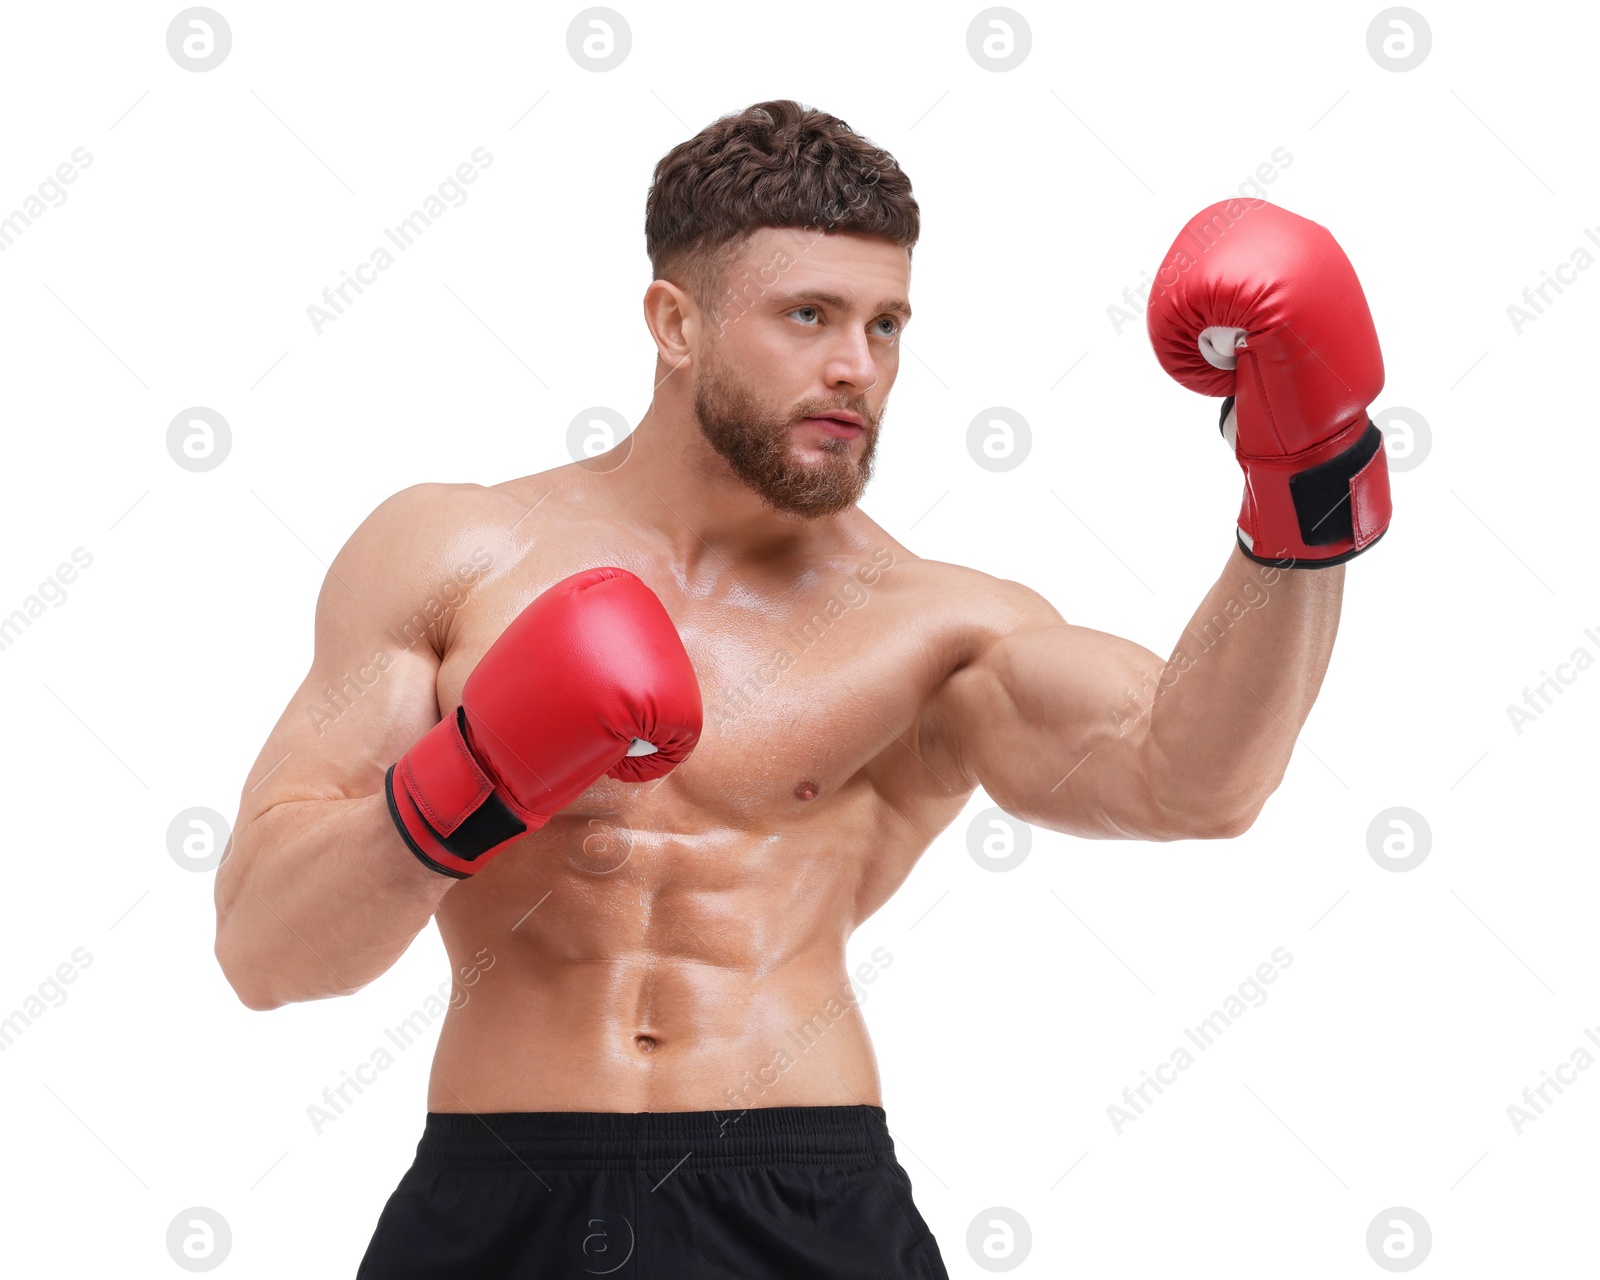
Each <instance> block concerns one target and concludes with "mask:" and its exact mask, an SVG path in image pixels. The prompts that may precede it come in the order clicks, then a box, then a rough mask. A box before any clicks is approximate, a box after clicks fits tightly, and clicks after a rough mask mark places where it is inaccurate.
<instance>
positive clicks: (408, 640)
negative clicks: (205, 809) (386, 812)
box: [217, 486, 440, 904]
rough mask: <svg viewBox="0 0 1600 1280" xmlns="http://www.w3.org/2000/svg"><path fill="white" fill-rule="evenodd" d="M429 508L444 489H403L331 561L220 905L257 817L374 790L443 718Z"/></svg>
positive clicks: (244, 808) (247, 851) (252, 785)
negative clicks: (302, 665) (427, 552)
mask: <svg viewBox="0 0 1600 1280" xmlns="http://www.w3.org/2000/svg"><path fill="white" fill-rule="evenodd" d="M431 488H433V486H419V489H431ZM430 506H432V507H434V508H435V514H437V511H436V508H437V497H436V495H435V496H434V498H433V501H432V502H430V495H428V494H427V493H418V492H417V491H415V490H407V491H405V492H403V493H401V494H397V495H395V497H393V498H391V499H389V500H388V501H387V502H385V503H383V504H381V505H380V506H379V507H378V508H377V510H375V511H374V512H373V513H372V515H371V516H369V517H368V518H367V520H366V521H364V522H363V524H362V525H361V527H360V528H359V529H357V530H356V532H355V533H354V534H352V535H351V537H350V539H349V541H348V542H346V544H345V546H344V547H343V549H342V550H341V551H340V552H339V554H338V555H337V556H336V557H335V558H334V561H333V564H332V565H331V566H330V568H329V570H328V574H327V577H326V578H325V579H324V581H323V584H322V590H321V592H320V593H319V595H318V597H317V605H316V620H315V649H314V652H313V657H312V662H311V668H310V670H309V671H308V672H307V673H306V676H305V678H304V679H303V680H302V681H301V682H300V686H299V688H298V689H296V690H295V692H294V694H293V696H292V697H290V699H289V702H288V705H287V706H285V707H284V709H283V712H282V714H281V715H280V716H279V717H278V721H277V723H276V724H275V725H274V726H273V728H272V732H271V733H270V734H269V735H268V737H267V740H266V743H265V745H264V746H263V747H262V748H261V752H260V754H259V755H258V756H257V757H256V761H255V764H254V765H253V766H252V767H251V769H250V772H249V775H248V776H247V777H246V779H245V783H244V787H243V790H242V793H241V795H240V799H239V815H238V821H237V824H236V826H235V843H236V849H235V851H234V853H232V854H230V856H229V858H228V859H227V860H226V861H225V862H224V863H223V865H222V867H221V868H219V869H218V876H217V898H218V902H219V904H223V903H225V902H226V901H227V900H228V899H230V898H231V896H232V894H233V893H235V892H237V885H238V884H239V883H241V882H242V879H243V878H244V877H245V876H246V875H247V874H248V869H249V868H248V865H247V864H248V860H249V858H250V856H251V854H252V852H253V848H254V846H253V845H252V844H251V843H250V842H247V841H246V842H242V843H241V842H240V841H239V840H238V836H239V835H240V834H241V833H243V832H244V831H245V830H247V829H248V828H249V826H250V825H251V824H252V823H253V822H255V821H257V820H259V819H260V818H261V817H262V816H263V815H264V814H266V813H267V812H268V811H270V810H271V809H273V808H275V807H277V806H278V805H282V804H286V803H293V802H296V801H308V800H337V799H355V798H360V797H364V796H370V795H373V794H375V793H376V792H377V791H379V790H381V789H382V787H383V777H384V774H385V772H386V771H387V770H388V767H389V765H390V764H392V763H393V762H394V761H395V760H396V759H398V758H399V756H400V755H402V754H403V753H404V752H405V750H406V748H407V747H409V746H410V745H411V744H412V743H413V742H415V741H416V739H417V738H419V737H421V736H422V734H423V733H425V732H427V730H428V729H429V728H431V727H432V726H433V725H434V724H435V723H436V722H437V721H438V719H439V707H438V701H437V697H436V695H435V691H434V690H435V682H436V679H437V676H438V671H439V664H440V657H439V651H438V649H437V648H436V644H437V641H438V627H439V617H438V616H437V611H436V609H435V610H434V611H433V616H431V617H430V616H429V613H430V610H429V605H430V600H429V595H430V593H429V592H428V591H427V590H426V587H425V583H424V580H423V574H424V573H425V572H426V568H425V566H426V561H427V557H424V556H419V555H417V554H415V552H416V550H417V542H418V537H419V535H418V533H417V532H416V530H417V529H419V528H421V527H423V525H424V524H425V522H426V518H427V516H428V514H429V511H428V508H429V507H430ZM406 528H409V529H410V530H411V531H412V532H409V533H402V529H406ZM236 855H238V856H236Z"/></svg>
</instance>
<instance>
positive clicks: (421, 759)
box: [384, 706, 528, 876]
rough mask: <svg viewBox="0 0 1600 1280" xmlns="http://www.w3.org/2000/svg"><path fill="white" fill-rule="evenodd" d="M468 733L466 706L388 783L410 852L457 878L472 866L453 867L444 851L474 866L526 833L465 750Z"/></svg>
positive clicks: (415, 749) (427, 737)
mask: <svg viewBox="0 0 1600 1280" xmlns="http://www.w3.org/2000/svg"><path fill="white" fill-rule="evenodd" d="M466 730H467V725H466V708H465V707H464V706H463V707H457V708H456V714H455V715H454V716H452V717H450V718H449V719H448V720H442V721H440V722H439V723H438V724H437V725H435V726H434V727H433V728H432V729H430V730H429V731H428V732H427V733H425V734H423V736H422V737H421V738H419V739H418V740H417V742H416V743H415V744H414V745H413V746H412V748H411V749H410V750H409V751H407V752H406V754H405V755H404V756H402V757H401V759H400V761H399V762H398V763H397V764H395V765H394V766H393V767H391V768H390V770H389V773H388V775H387V777H386V778H385V779H384V785H385V788H386V791H387V793H388V800H389V812H390V814H391V816H392V817H393V818H394V821H395V826H396V827H398V828H399V830H400V834H401V835H402V836H403V837H404V838H405V842H406V844H407V845H408V846H410V849H411V852H412V853H414V854H416V855H417V857H418V858H420V859H421V860H422V861H423V862H424V863H426V864H427V865H428V866H430V867H432V868H433V869H434V870H435V871H440V872H442V873H444V874H446V875H455V876H460V875H463V874H467V873H469V872H470V870H471V868H470V867H468V868H466V869H465V870H463V869H462V868H459V867H457V868H452V867H451V866H449V865H446V864H445V863H443V862H442V861H441V859H440V855H441V853H443V854H448V855H452V858H453V860H459V861H460V862H462V863H471V862H472V861H473V860H474V859H476V858H479V857H481V856H482V855H483V854H485V853H487V852H488V851H489V850H491V849H494V848H497V847H498V846H500V845H502V844H504V843H505V842H506V841H507V840H511V839H514V838H515V837H517V836H519V835H522V834H523V833H524V832H525V831H527V829H528V828H527V824H526V823H524V822H523V821H522V820H521V819H520V818H518V817H517V816H516V814H514V813H512V811H511V810H510V809H509V808H508V807H507V806H506V804H505V802H504V801H503V800H501V799H500V797H499V795H497V794H496V792H495V789H494V783H493V782H492V781H491V780H490V779H489V777H488V775H487V774H485V773H484V771H483V769H482V767H481V766H480V765H479V764H478V761H477V758H476V757H475V756H474V755H473V754H472V751H471V749H470V748H469V747H468V746H467V741H466ZM397 791H398V792H400V793H401V794H399V795H397V794H396V792H397ZM429 846H432V847H429Z"/></svg>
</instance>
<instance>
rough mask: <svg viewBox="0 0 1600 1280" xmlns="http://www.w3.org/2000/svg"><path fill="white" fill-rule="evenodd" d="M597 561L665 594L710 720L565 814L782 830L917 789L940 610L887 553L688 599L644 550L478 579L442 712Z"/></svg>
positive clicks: (440, 688)
mask: <svg viewBox="0 0 1600 1280" xmlns="http://www.w3.org/2000/svg"><path fill="white" fill-rule="evenodd" d="M592 563H615V564H620V565H621V566H622V567H624V568H628V569H630V570H631V571H633V572H635V573H637V574H639V576H640V577H641V578H642V579H643V580H644V581H645V582H646V583H647V584H648V585H649V586H650V587H651V588H652V590H654V591H655V592H656V594H657V596H658V597H659V598H660V599H661V602H662V604H663V605H664V606H665V608H666V610H667V613H668V614H669V616H670V617H671V618H672V620H673V623H674V625H675V626H676V627H677V629H678V633H679V635H680V636H681V637H682V639H683V643H684V647H685V649H686V650H687V652H688V654H689V658H690V660H691V662H692V663H693V665H694V668H695V674H696V677H697V679H698V681H699V684H700V693H701V701H702V704H703V707H704V725H703V729H702V732H701V737H700V742H699V744H698V746H697V747H696V748H695V751H694V753H693V755H692V756H691V757H690V758H689V760H688V761H686V762H685V763H684V764H683V765H681V766H679V768H678V769H676V770H674V771H673V773H672V774H670V775H668V776H667V777H666V778H665V779H663V780H662V781H661V782H659V783H653V784H647V785H645V786H633V785H630V784H625V783H619V782H616V781H614V780H612V779H609V778H601V779H599V780H598V781H597V782H596V783H595V784H594V785H592V786H591V787H590V788H589V789H588V790H587V791H585V792H584V793H583V795H581V796H580V797H578V799H577V800H575V801H574V802H573V803H572V804H571V805H570V806H568V808H567V810H565V811H564V815H563V816H564V817H566V818H570V819H575V820H584V819H588V818H596V819H605V820H609V821H615V820H616V819H618V818H619V817H622V818H625V819H627V820H630V821H637V822H640V823H642V824H645V825H652V826H658V827H660V826H665V827H668V828H676V829H678V830H684V831H686V830H689V829H701V830H704V829H705V828H707V827H731V828H735V829H742V830H746V831H754V830H762V829H767V830H778V829H784V828H785V827H787V826H790V825H792V824H794V823H796V822H800V821H804V820H805V819H806V818H807V817H808V816H809V815H812V814H816V813H819V812H822V811H837V809H838V807H839V806H841V805H845V806H852V805H853V806H856V807H860V806H862V805H865V804H869V803H871V801H872V799H873V798H874V796H875V795H881V793H882V791H883V790H884V789H886V788H887V789H896V788H898V787H900V786H901V784H902V783H903V784H904V785H905V786H906V787H909V788H912V789H914V788H915V787H916V786H917V784H918V779H916V778H915V777H914V776H913V775H914V771H915V770H916V769H918V768H921V767H922V766H919V765H917V763H916V760H915V755H916V748H915V741H914V739H915V734H916V726H917V720H918V717H919V715H920V713H921V710H922V707H923V705H924V703H925V701H926V699H927V697H928V694H929V693H930V691H931V690H932V689H933V688H934V687H935V686H936V685H937V684H938V682H939V681H940V680H941V679H942V678H943V676H944V674H945V670H944V667H945V665H947V664H946V663H945V660H944V659H943V657H942V654H943V653H944V652H945V650H946V646H944V645H943V644H942V643H941V641H940V629H941V626H942V625H943V624H942V623H941V620H940V617H939V614H938V611H937V609H936V608H934V607H930V602H928V601H927V600H926V599H923V598H922V593H919V592H917V591H915V590H908V589H906V585H905V584H904V583H903V582H902V581H897V580H896V578H895V573H896V568H897V566H896V564H895V560H894V556H893V554H892V553H890V552H889V551H887V550H884V551H881V552H879V553H877V554H876V555H871V554H867V555H862V556H860V557H852V558H848V559H841V560H839V561H837V562H831V563H830V564H829V565H828V566H826V567H825V568H821V569H819V570H817V571H815V572H807V573H806V574H804V575H802V576H800V577H799V578H798V579H797V580H796V581H794V582H793V584H792V586H791V587H790V588H789V589H788V590H782V591H777V590H767V591H760V590H753V589H752V585H753V584H751V583H750V582H749V581H745V582H742V583H741V582H738V581H729V582H726V583H723V584H720V585H719V587H718V588H717V589H715V590H712V591H709V592H705V593H701V594H692V593H690V592H689V591H687V590H685V589H684V588H683V587H682V585H681V584H679V583H677V582H676V581H675V580H674V579H673V577H672V576H671V574H670V573H668V572H665V571H663V570H662V569H661V568H659V567H657V566H652V565H651V564H649V563H648V561H638V560H635V561H633V562H630V561H629V560H628V559H624V558H620V557H616V556H613V557H612V558H610V559H607V560H603V561H596V560H593V559H592V558H590V559H588V560H585V561H581V562H580V561H577V560H574V563H573V564H572V566H571V568H570V569H566V568H563V569H562V570H561V571H560V572H551V571H549V570H547V571H546V572H545V573H544V574H543V575H541V577H540V578H539V580H537V581H535V580H531V579H527V578H523V579H520V580H519V579H516V578H513V577H508V578H507V579H504V580H500V581H497V582H488V583H485V584H483V586H482V587H481V588H480V589H479V590H478V591H476V592H475V593H474V595H473V598H472V599H471V600H470V601H469V602H468V603H467V604H466V605H464V606H463V607H462V609H461V610H460V612H459V614H458V617H457V618H456V620H455V624H454V626H453V627H452V630H451V636H452V640H451V645H450V648H449V651H448V652H447V654H446V658H445V660H444V662H443V664H442V665H441V667H440V671H439V676H438V685H437V692H438V698H439V705H440V708H441V710H445V711H448V710H449V709H450V708H451V707H453V706H454V705H455V704H456V703H457V702H459V700H460V692H461V686H462V684H463V683H464V682H465V680H466V677H467V675H468V674H469V673H470V672H471V670H472V668H473V666H475V665H476V663H477V661H478V659H479V658H480V657H481V656H482V655H483V653H484V652H485V651H486V650H487V649H488V647H489V645H490V644H492V643H493V642H494V640H495V639H496V637H497V636H498V635H499V634H500V632H501V631H503V630H504V628H505V626H506V625H507V623H509V622H510V621H511V619H512V618H513V617H515V616H516V614H517V612H518V611H519V610H520V609H521V608H523V607H524V606H525V605H526V604H527V603H528V601H530V600H531V599H533V598H534V597H535V596H537V595H538V594H539V592H541V591H542V590H544V589H545V588H546V587H548V586H549V585H551V583H553V582H555V581H558V580H559V579H560V578H561V577H564V576H566V573H568V572H576V571H577V570H578V569H580V568H585V567H588V566H589V564H592ZM901 572H902V576H903V577H904V576H905V574H906V570H905V569H904V568H902V570H901ZM546 579H548V580H546Z"/></svg>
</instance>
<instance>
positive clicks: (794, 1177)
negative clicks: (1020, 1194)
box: [357, 1106, 949, 1280]
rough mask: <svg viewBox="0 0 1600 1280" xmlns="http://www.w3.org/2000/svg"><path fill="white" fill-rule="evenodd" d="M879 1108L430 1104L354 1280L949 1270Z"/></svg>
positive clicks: (909, 1274) (942, 1278)
mask: <svg viewBox="0 0 1600 1280" xmlns="http://www.w3.org/2000/svg"><path fill="white" fill-rule="evenodd" d="M948 1275H949V1273H948V1272H946V1271H945V1268H944V1263H943V1262H942V1261H941V1260H940V1257H939V1246H938V1244H937V1242H936V1241H935V1240H934V1238H933V1234H932V1232H930V1231H929V1230H928V1224H927V1223H926V1222H924V1221H923V1220H922V1215H921V1214H920V1213H918V1212H917V1208H916V1206H915V1205H914V1204H913V1203H912V1202H911V1180H910V1179H909V1178H908V1177H907V1176H906V1172H905V1170H904V1169H903V1168H901V1166H900V1163H899V1161H898V1160H897V1159H896V1158H895V1153H894V1143H893V1142H892V1140H891V1139H890V1137H889V1130H888V1127H887V1126H886V1125H885V1123H884V1112H883V1108H881V1107H871V1106H856V1107H756V1108H751V1109H749V1110H746V1111H669V1112H639V1113H624V1112H591V1111H517V1112H499V1113H491V1114H487V1115H471V1114H444V1113H439V1112H429V1113H428V1118H427V1123H426V1125H425V1126H424V1128H423V1134H422V1141H421V1142H419V1143H418V1144H417V1158H416V1161H415V1163H413V1164H412V1166H411V1168H410V1169H409V1170H407V1172H406V1174H405V1176H404V1177H403V1178H401V1180H400V1185H399V1186H398V1187H397V1188H396V1189H395V1192H394V1194H393V1195H392V1196H390V1197H389V1202H388V1204H387V1205H385V1206H384V1210H383V1213H382V1215H381V1216H380V1217H379V1219H378V1226H377V1230H376V1231H375V1232H374V1233H373V1237H372V1242H371V1243H370V1244H369V1245H368V1246H367V1252H366V1256H365V1257H364V1258H363V1259H362V1262H361V1268H360V1270H359V1271H358V1272H357V1277H358V1280H423V1278H424V1277H427V1278H428V1280H434V1278H435V1277H446V1276H449V1277H470V1278H471V1280H498V1278H499V1277H507V1278H508V1280H509V1278H510V1277H518V1278H519V1280H520V1278H523V1277H526V1280H535V1277H538V1278H540V1280H543V1278H545V1277H549V1280H566V1278H567V1277H572V1280H587V1277H591V1276H613V1277H617V1280H723V1278H724V1277H726V1278H727V1280H735V1278H737V1280H759V1278H761V1277H767V1276H772V1277H783V1278H784V1280H809V1278H810V1277H815V1278H816V1280H854V1278H856V1277H859V1278H860V1280H868V1278H869V1277H870V1278H871V1280H900V1278H902V1277H904V1278H905V1280H913V1278H914V1280H948Z"/></svg>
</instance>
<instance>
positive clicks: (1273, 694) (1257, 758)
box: [1136, 548, 1344, 835]
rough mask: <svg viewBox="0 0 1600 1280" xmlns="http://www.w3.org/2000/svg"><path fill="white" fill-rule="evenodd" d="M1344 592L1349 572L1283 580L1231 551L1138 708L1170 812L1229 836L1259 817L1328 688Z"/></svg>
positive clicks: (1282, 574) (1155, 781)
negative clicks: (1145, 719)
mask: <svg viewBox="0 0 1600 1280" xmlns="http://www.w3.org/2000/svg"><path fill="white" fill-rule="evenodd" d="M1343 594H1344V566H1343V565H1338V566H1335V567H1333V568H1322V569H1286V570H1279V569H1275V568H1272V567H1269V566H1266V565H1260V564H1255V563H1253V562H1252V561H1251V560H1249V559H1248V558H1247V557H1246V556H1244V555H1243V554H1242V553H1241V552H1240V551H1239V550H1238V548H1235V549H1234V550H1233V552H1232V553H1231V554H1230V555H1229V557H1228V563H1227V566H1226V567H1225V568H1224V570H1223V573H1222V576H1221V577H1220V578H1218V580H1217V583H1216V585H1215V586H1214V587H1213V588H1212V589H1211V591H1210V592H1209V593H1208V594H1207V596H1206V598H1205V600H1204V602H1203V603H1202V604H1201V605H1200V607H1199V608H1198V609H1197V610H1196V611H1195V614H1194V616H1193V617H1192V618H1191V619H1190V621H1189V625H1188V626H1187V627H1186V628H1185V629H1184V632H1183V634H1182V636H1181V637H1180V638H1179V640H1178V643H1177V645H1176V647H1175V648H1174V649H1173V652H1172V656H1171V658H1170V659H1169V660H1168V661H1167V663H1166V665H1165V666H1164V667H1163V668H1162V670H1161V672H1160V673H1159V677H1158V678H1157V680H1156V681H1155V687H1154V688H1149V687H1148V686H1149V682H1148V681H1147V692H1148V694H1149V701H1148V703H1145V704H1143V705H1142V706H1140V707H1138V708H1136V716H1148V725H1147V728H1146V732H1145V736H1144V740H1143V744H1142V749H1143V750H1144V751H1145V753H1146V758H1147V761H1148V770H1149V774H1148V776H1149V777H1150V779H1151V781H1152V785H1154V786H1155V787H1157V788H1159V790H1160V794H1161V801H1162V807H1163V808H1165V809H1167V810H1168V811H1170V812H1175V813H1181V814H1187V815H1191V816H1192V818H1193V820H1194V821H1195V822H1196V823H1197V825H1198V827H1199V829H1200V830H1203V831H1208V832H1212V833H1216V834H1223V835H1228V834H1236V833H1237V832H1238V831H1240V830H1243V829H1244V828H1245V827H1247V826H1249V824H1250V823H1251V822H1252V821H1253V820H1254V819H1255V816H1256V815H1257V814H1258V813H1259V812H1260V810H1261V807H1262V805H1263V804H1265V803H1266V799H1267V797H1268V796H1269V795H1271V794H1272V792H1273V791H1274V790H1275V789H1276V788H1277V786H1278V783H1279V782H1280V781H1281V780H1282V778H1283V773H1284V770H1285V769H1286V768H1287V767H1288V764H1289V757H1290V755H1291V753H1292V752H1293V750H1294V742H1295V738H1296V736H1297V735H1298V734H1299V732H1300V729H1301V727H1302V726H1303V725H1304V723H1305V720H1306V717H1307V716H1308V715H1309V714H1310V712H1311V704H1312V703H1313V702H1314V701H1315V700H1316V696H1317V692H1318V690H1319V689H1320V688H1321V687H1322V679H1323V676H1324V675H1325V674H1326V672H1327V669H1328V659H1329V657H1330V655H1331V654H1332V651H1333V639H1334V635H1335V633H1336V632H1337V630H1338V627H1339V608H1340V603H1341V600H1342V597H1343Z"/></svg>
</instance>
